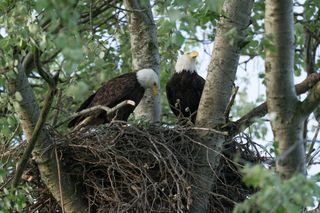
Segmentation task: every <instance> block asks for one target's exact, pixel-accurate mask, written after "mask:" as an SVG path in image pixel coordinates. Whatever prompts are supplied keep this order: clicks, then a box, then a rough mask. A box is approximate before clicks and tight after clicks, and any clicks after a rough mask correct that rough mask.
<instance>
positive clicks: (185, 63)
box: [175, 51, 199, 73]
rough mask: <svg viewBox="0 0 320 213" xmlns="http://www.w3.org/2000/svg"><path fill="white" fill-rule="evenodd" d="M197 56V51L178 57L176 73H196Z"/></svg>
mask: <svg viewBox="0 0 320 213" xmlns="http://www.w3.org/2000/svg"><path fill="white" fill-rule="evenodd" d="M198 55H199V53H198V52H197V51H192V52H188V53H186V54H184V55H182V56H180V57H179V58H178V60H177V63H176V67H175V68H176V72H177V73H180V72H182V71H188V72H196V71H197V67H196V58H197V56H198Z"/></svg>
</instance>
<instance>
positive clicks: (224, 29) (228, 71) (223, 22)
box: [190, 0, 253, 212]
mask: <svg viewBox="0 0 320 213" xmlns="http://www.w3.org/2000/svg"><path fill="white" fill-rule="evenodd" d="M252 6H253V0H226V1H225V2H224V5H223V16H222V17H221V19H220V21H219V25H218V28H217V34H216V38H215V43H214V49H213V53H212V58H211V62H210V65H209V68H208V74H207V79H206V84H205V87H204V91H203V94H202V97H201V101H200V105H199V109H198V114H197V120H196V124H197V125H198V126H201V127H208V128H214V127H216V126H219V125H221V124H224V123H225V117H224V112H225V110H226V107H227V105H228V102H229V100H230V97H231V93H232V87H233V82H234V80H235V76H236V70H237V66H238V62H239V57H240V49H241V47H242V45H243V42H244V38H245V36H246V33H245V29H246V27H247V26H248V25H249V20H250V13H251V9H252ZM230 30H235V34H234V35H233V36H231V37H228V36H226V35H227V33H228V32H230ZM224 141H225V136H223V135H219V134H215V135H214V136H213V137H211V138H210V139H208V140H207V144H205V145H206V146H208V147H209V149H213V150H215V151H210V150H209V149H202V150H201V154H200V159H199V161H200V164H201V165H202V166H201V167H199V168H197V173H198V174H199V175H200V178H197V180H196V182H195V185H196V187H195V188H194V189H193V194H194V195H193V200H194V202H193V204H192V206H191V210H190V212H206V210H207V206H208V203H209V192H210V191H211V188H212V185H213V183H214V181H215V176H214V173H215V172H214V171H213V170H215V168H216V167H217V166H218V164H219V161H220V153H221V149H222V144H223V142H224ZM208 163H209V164H210V165H209V164H208Z"/></svg>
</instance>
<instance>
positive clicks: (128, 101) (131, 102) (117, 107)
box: [55, 100, 136, 130]
mask: <svg viewBox="0 0 320 213" xmlns="http://www.w3.org/2000/svg"><path fill="white" fill-rule="evenodd" d="M126 105H132V106H135V105H136V103H135V102H134V101H132V100H125V101H122V102H120V103H119V104H117V105H116V106H114V107H112V108H109V107H107V106H103V105H97V106H93V107H90V108H87V109H84V110H81V111H80V112H76V113H74V114H72V115H71V116H69V117H68V118H67V119H66V120H64V121H62V122H61V123H59V124H57V125H56V126H55V128H56V127H59V126H61V125H62V124H64V123H65V122H67V121H69V120H71V119H73V118H75V117H78V116H81V115H85V114H88V113H90V112H95V111H97V110H104V111H106V116H107V115H110V114H112V113H114V112H116V111H117V110H118V109H120V108H122V107H124V106H126ZM88 118H90V119H91V118H92V117H90V116H89V117H88ZM88 122H89V120H86V119H85V123H84V122H81V123H80V124H79V125H77V126H76V127H75V128H74V130H77V129H80V128H81V127H82V126H84V125H85V124H86V123H88Z"/></svg>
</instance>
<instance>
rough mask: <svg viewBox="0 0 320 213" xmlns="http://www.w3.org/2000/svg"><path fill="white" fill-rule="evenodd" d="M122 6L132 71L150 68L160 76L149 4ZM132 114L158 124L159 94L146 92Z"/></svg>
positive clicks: (134, 1)
mask: <svg viewBox="0 0 320 213" xmlns="http://www.w3.org/2000/svg"><path fill="white" fill-rule="evenodd" d="M124 4H125V7H126V9H127V10H128V25H129V32H130V43H131V52H132V63H133V69H134V70H139V69H143V68H152V69H153V70H154V71H156V73H157V74H158V76H160V55H159V48H158V41H157V28H156V25H155V23H154V20H153V15H152V11H151V6H150V3H149V2H148V1H140V0H125V1H124ZM159 85H160V84H159ZM159 89H160V88H159ZM134 114H135V116H136V117H138V118H143V119H146V120H149V121H151V122H159V121H160V116H161V103H160V94H159V95H157V96H156V97H153V96H152V95H151V91H149V90H148V91H146V93H145V95H144V97H143V99H142V100H141V102H140V104H139V105H138V107H137V108H136V109H135V111H134Z"/></svg>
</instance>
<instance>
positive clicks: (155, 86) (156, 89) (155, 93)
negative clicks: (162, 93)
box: [151, 84, 159, 96]
mask: <svg viewBox="0 0 320 213" xmlns="http://www.w3.org/2000/svg"><path fill="white" fill-rule="evenodd" d="M151 89H152V95H153V96H157V95H158V93H159V89H158V85H157V84H153V85H152V88H151Z"/></svg>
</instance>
